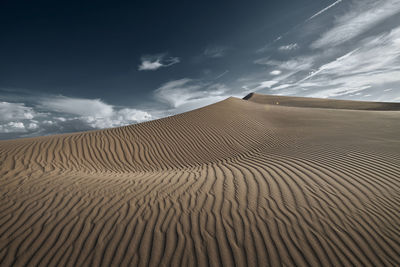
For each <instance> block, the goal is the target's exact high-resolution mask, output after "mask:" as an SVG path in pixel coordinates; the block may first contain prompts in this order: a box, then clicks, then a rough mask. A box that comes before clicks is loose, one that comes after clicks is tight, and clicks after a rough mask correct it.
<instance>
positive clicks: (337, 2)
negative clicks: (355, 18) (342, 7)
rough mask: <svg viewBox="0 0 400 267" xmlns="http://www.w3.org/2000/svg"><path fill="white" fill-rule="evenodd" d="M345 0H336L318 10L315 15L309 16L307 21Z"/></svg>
mask: <svg viewBox="0 0 400 267" xmlns="http://www.w3.org/2000/svg"><path fill="white" fill-rule="evenodd" d="M342 1H343V0H337V1H336V2H334V3H333V4H331V5H329V6H327V7H325V8H324V9H322V10H320V11H318V12H317V13H315V14H314V15H312V16H311V17H309V18H308V19H307V20H306V21H309V20H312V19H313V18H315V17H318V16H319V15H321V14H322V13H325V12H326V11H328V10H329V9H331V8H332V7H334V6H336V5H337V4H339V3H340V2H342Z"/></svg>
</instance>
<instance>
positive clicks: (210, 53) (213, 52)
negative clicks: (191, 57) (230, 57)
mask: <svg viewBox="0 0 400 267" xmlns="http://www.w3.org/2000/svg"><path fill="white" fill-rule="evenodd" d="M229 50H230V47H228V46H221V45H212V46H208V47H207V48H206V49H204V52H203V54H204V56H206V57H209V58H221V57H224V56H225V55H226V54H227V52H228V51H229Z"/></svg>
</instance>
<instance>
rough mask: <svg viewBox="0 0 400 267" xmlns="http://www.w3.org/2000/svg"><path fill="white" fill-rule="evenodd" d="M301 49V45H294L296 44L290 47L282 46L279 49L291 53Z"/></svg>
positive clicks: (289, 45)
mask: <svg viewBox="0 0 400 267" xmlns="http://www.w3.org/2000/svg"><path fill="white" fill-rule="evenodd" d="M298 48H299V45H298V44H296V43H294V44H288V45H282V46H280V47H278V50H279V51H291V50H296V49H298Z"/></svg>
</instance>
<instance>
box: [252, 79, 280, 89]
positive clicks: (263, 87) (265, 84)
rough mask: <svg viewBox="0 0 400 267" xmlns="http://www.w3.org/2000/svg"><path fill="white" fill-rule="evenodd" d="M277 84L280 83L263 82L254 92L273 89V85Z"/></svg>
mask: <svg viewBox="0 0 400 267" xmlns="http://www.w3.org/2000/svg"><path fill="white" fill-rule="evenodd" d="M277 83H278V81H263V82H261V83H260V85H259V86H257V87H256V88H254V91H258V90H261V89H265V88H271V87H272V86H273V85H275V84H277Z"/></svg>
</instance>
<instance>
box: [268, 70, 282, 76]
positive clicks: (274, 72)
mask: <svg viewBox="0 0 400 267" xmlns="http://www.w3.org/2000/svg"><path fill="white" fill-rule="evenodd" d="M281 73H282V71H280V70H273V71H271V72H270V73H269V74H271V75H274V76H276V75H279V74H281Z"/></svg>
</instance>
